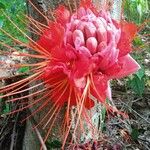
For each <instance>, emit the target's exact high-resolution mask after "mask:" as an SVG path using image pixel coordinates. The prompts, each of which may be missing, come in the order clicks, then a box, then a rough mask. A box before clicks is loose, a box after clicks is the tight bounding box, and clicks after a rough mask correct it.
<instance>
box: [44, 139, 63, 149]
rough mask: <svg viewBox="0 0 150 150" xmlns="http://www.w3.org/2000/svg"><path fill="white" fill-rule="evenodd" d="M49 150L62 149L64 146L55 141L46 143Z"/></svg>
mask: <svg viewBox="0 0 150 150" xmlns="http://www.w3.org/2000/svg"><path fill="white" fill-rule="evenodd" d="M46 145H47V147H48V149H54V148H61V146H62V144H61V142H60V141H58V140H53V141H52V142H47V143H46Z"/></svg>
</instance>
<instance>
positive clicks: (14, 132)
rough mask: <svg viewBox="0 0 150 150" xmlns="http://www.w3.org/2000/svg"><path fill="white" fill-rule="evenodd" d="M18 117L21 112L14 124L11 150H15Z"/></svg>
mask: <svg viewBox="0 0 150 150" xmlns="http://www.w3.org/2000/svg"><path fill="white" fill-rule="evenodd" d="M18 116H19V112H18V113H17V115H16V118H15V123H14V126H13V132H12V135H11V144H10V150H13V148H14V143H15V136H16V126H17V120H18Z"/></svg>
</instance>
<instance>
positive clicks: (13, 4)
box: [0, 0, 27, 45]
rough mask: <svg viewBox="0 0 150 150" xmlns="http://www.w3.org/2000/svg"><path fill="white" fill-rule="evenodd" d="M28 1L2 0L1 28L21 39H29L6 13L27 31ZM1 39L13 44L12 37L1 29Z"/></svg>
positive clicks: (0, 11)
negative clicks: (26, 14) (26, 13)
mask: <svg viewBox="0 0 150 150" xmlns="http://www.w3.org/2000/svg"><path fill="white" fill-rule="evenodd" d="M25 12H26V3H25V1H24V0H13V1H10V0H0V13H1V14H2V15H1V16H0V28H2V29H4V30H5V31H7V32H8V33H9V34H11V35H12V36H13V37H15V38H17V39H19V40H21V41H27V40H26V38H25V37H23V36H22V34H20V32H19V31H18V30H17V29H16V28H15V27H14V25H12V23H11V22H10V21H9V20H8V18H7V17H6V16H5V15H4V14H6V15H7V16H9V17H10V19H11V20H12V21H13V22H14V23H15V24H16V25H17V26H18V27H19V28H20V29H21V30H23V31H24V32H26V25H25V23H24V21H25V16H24V15H23V14H25ZM0 41H5V42H6V43H7V44H9V45H11V39H10V38H9V37H7V36H5V35H4V34H3V32H1V31H0Z"/></svg>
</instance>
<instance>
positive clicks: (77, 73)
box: [0, 0, 140, 146]
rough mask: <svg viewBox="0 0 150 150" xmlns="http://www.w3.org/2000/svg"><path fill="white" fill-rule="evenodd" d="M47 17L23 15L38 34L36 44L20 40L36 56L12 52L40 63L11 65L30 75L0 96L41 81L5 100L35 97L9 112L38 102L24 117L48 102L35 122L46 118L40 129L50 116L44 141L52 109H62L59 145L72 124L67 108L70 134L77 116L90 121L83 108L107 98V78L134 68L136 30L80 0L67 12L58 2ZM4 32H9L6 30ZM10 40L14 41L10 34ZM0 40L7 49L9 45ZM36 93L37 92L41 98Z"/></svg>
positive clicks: (11, 93) (118, 76) (133, 70)
mask: <svg viewBox="0 0 150 150" xmlns="http://www.w3.org/2000/svg"><path fill="white" fill-rule="evenodd" d="M53 17H54V20H49V22H48V25H47V26H46V25H42V24H41V23H39V24H38V23H37V22H36V21H35V20H34V19H32V18H29V20H30V21H31V22H32V23H35V24H36V27H39V28H37V29H42V34H40V37H39V40H38V41H36V42H35V41H33V40H32V39H31V38H29V37H27V38H28V39H29V41H30V43H29V44H25V43H23V46H25V47H27V48H30V49H32V50H34V51H35V52H37V53H38V54H29V53H20V52H19V53H14V54H17V56H27V57H30V58H38V59H40V60H41V61H40V62H38V63H35V64H16V65H14V66H15V67H17V68H18V67H23V66H30V67H31V69H30V73H33V74H32V75H31V76H29V77H27V78H25V79H23V80H21V81H18V82H16V83H13V84H10V85H7V86H5V87H3V88H1V89H0V91H1V92H2V93H7V94H5V95H3V96H1V98H4V97H7V96H12V95H15V94H18V93H22V92H25V91H28V90H30V89H34V88H38V87H39V86H41V85H42V84H43V83H44V88H43V89H39V91H36V92H34V93H31V94H29V95H26V96H23V97H20V98H12V99H10V100H8V102H15V101H18V100H19V101H21V100H23V99H24V98H29V97H32V96H36V97H37V96H39V97H38V98H37V99H36V100H35V101H33V102H31V103H29V104H27V105H25V106H24V107H22V108H20V109H18V110H15V111H13V112H11V114H12V113H15V112H18V111H21V110H23V109H26V108H30V107H32V106H34V105H36V104H38V103H39V102H41V101H43V103H42V104H41V105H40V106H39V107H38V108H37V109H36V110H35V111H34V112H33V113H32V114H31V115H30V116H28V117H27V118H30V117H31V116H33V115H34V114H36V113H37V112H40V111H41V110H42V109H44V108H45V106H46V105H48V104H49V103H51V102H52V103H53V105H52V107H51V109H50V110H48V113H47V114H46V115H45V116H44V117H43V118H42V120H41V121H40V122H39V124H41V123H42V122H44V121H45V120H46V119H47V118H48V119H47V120H48V121H45V122H46V123H45V125H44V127H43V128H46V126H47V125H48V124H49V123H50V122H51V121H52V119H53V118H54V119H53V121H52V124H51V126H50V128H49V130H48V133H47V135H46V137H45V138H44V142H45V141H46V140H47V138H48V136H49V134H50V131H51V129H52V126H53V125H54V122H55V119H56V116H57V114H58V112H60V110H61V109H62V108H63V107H65V117H64V122H65V123H64V124H65V126H66V127H65V138H64V144H65V142H66V139H67V137H68V134H69V132H70V129H71V126H72V124H71V123H70V120H71V117H70V110H71V108H72V106H75V107H76V108H77V110H76V111H75V114H74V116H78V117H77V119H76V126H75V128H74V132H73V133H75V132H76V129H77V127H78V124H80V122H81V120H82V117H85V118H86V121H87V124H90V125H91V120H90V118H89V117H87V113H86V110H90V109H91V108H92V107H94V106H95V100H96V101H97V102H98V103H101V104H104V105H107V104H106V98H108V99H111V88H110V84H109V82H110V80H112V79H120V78H122V77H125V76H128V75H130V74H132V73H135V72H136V71H137V70H138V69H139V68H140V66H139V65H138V63H137V62H136V61H135V60H134V59H133V58H132V57H131V56H130V54H129V53H130V52H131V50H132V45H131V44H132V40H133V38H134V36H135V34H136V32H137V27H136V26H135V25H134V24H133V23H128V22H126V21H121V22H118V21H116V20H114V19H112V18H111V15H110V14H109V12H107V11H106V10H100V11H99V10H97V9H96V7H95V6H94V4H93V3H92V1H91V0H87V1H85V0H82V1H81V2H80V5H79V8H78V9H76V10H75V11H74V12H70V10H69V9H67V8H66V7H64V6H63V5H60V6H59V7H58V8H57V9H56V10H54V12H53ZM1 30H2V29H1ZM40 31H41V30H40ZM4 32H5V31H4ZM6 34H7V35H8V36H10V35H9V34H8V33H6ZM10 37H11V36H10ZM11 38H12V37H11ZM13 40H15V39H14V38H13ZM15 42H16V43H19V40H15ZM2 44H3V45H4V46H5V47H7V48H10V46H8V45H6V44H4V43H2ZM19 44H20V43H19ZM14 51H15V50H14ZM32 67H34V68H32ZM37 80H40V81H41V80H42V83H38V84H37V85H34V86H33V87H30V88H28V89H26V90H22V88H23V87H25V86H26V85H27V84H31V83H32V82H35V81H37ZM27 82H28V83H27ZM41 94H43V95H42V96H41ZM108 109H109V108H108ZM27 118H26V119H27ZM39 124H38V125H39ZM38 125H37V126H38ZM37 126H36V127H37ZM64 144H63V146H64Z"/></svg>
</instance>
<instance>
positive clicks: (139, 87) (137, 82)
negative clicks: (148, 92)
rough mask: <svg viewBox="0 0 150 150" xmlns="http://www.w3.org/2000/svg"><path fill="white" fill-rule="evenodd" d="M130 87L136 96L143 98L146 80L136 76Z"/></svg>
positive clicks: (130, 82)
mask: <svg viewBox="0 0 150 150" xmlns="http://www.w3.org/2000/svg"><path fill="white" fill-rule="evenodd" d="M129 86H130V87H131V88H132V89H133V91H134V92H135V93H136V94H138V95H139V96H142V94H143V92H144V88H145V82H144V78H142V79H140V78H139V77H138V76H137V75H134V77H133V79H132V80H130V81H129Z"/></svg>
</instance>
